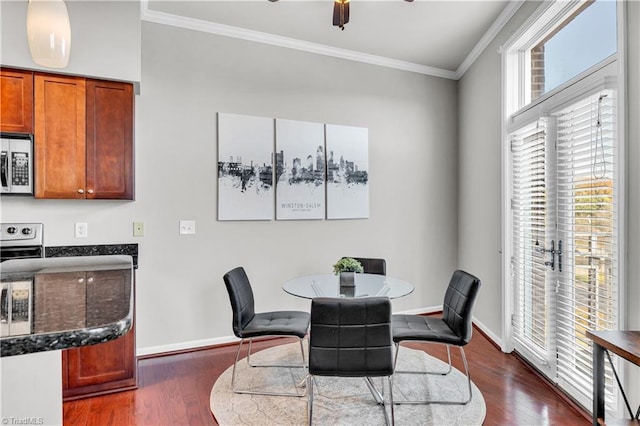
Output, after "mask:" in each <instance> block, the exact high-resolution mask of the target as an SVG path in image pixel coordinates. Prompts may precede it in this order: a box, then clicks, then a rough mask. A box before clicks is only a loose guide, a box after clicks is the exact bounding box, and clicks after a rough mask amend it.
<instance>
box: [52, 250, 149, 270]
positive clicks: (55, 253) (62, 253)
mask: <svg viewBox="0 0 640 426" xmlns="http://www.w3.org/2000/svg"><path fill="white" fill-rule="evenodd" d="M112 254H122V255H128V256H131V258H132V259H133V269H138V244H97V245H85V246H48V247H45V248H44V257H72V256H105V255H112Z"/></svg>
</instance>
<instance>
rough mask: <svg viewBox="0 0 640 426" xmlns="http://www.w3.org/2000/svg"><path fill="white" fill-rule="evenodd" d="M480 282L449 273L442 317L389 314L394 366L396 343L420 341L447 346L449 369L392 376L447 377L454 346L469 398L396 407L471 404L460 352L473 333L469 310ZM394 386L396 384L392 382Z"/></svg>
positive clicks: (456, 272)
mask: <svg viewBox="0 0 640 426" xmlns="http://www.w3.org/2000/svg"><path fill="white" fill-rule="evenodd" d="M479 289H480V280H479V279H478V278H477V277H475V276H473V275H471V274H469V273H467V272H464V271H461V270H457V271H455V272H454V273H453V275H452V277H451V280H450V281H449V286H448V288H447V291H446V293H445V296H444V303H443V305H442V318H437V317H428V316H421V315H393V317H392V321H393V341H394V342H395V344H396V359H395V362H394V367H395V365H396V364H397V362H398V355H399V353H400V343H402V342H404V341H422V342H431V343H441V344H445V345H446V346H447V356H448V358H449V369H448V370H447V371H446V372H441V373H440V372H420V371H398V370H395V373H396V374H406V373H409V374H441V375H447V374H449V373H450V372H451V371H452V365H451V349H450V348H451V346H457V347H458V348H459V349H460V354H461V355H462V362H463V364H464V369H465V374H466V376H467V382H468V387H469V397H468V398H467V399H466V400H463V401H445V400H417V401H406V400H405V401H396V404H458V405H465V404H467V403H469V401H471V397H472V393H471V376H470V374H469V366H468V364H467V357H466V355H465V353H464V346H465V345H466V344H467V343H469V341H470V340H471V334H472V332H473V324H472V311H473V307H474V305H475V301H476V297H477V296H478V290H479ZM396 386H397V381H396Z"/></svg>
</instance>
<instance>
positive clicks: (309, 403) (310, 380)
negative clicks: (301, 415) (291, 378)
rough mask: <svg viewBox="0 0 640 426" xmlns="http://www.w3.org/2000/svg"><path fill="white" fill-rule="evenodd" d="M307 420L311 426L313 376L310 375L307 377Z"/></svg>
mask: <svg viewBox="0 0 640 426" xmlns="http://www.w3.org/2000/svg"><path fill="white" fill-rule="evenodd" d="M307 420H308V421H309V426H311V424H312V421H313V376H312V375H311V374H308V375H307Z"/></svg>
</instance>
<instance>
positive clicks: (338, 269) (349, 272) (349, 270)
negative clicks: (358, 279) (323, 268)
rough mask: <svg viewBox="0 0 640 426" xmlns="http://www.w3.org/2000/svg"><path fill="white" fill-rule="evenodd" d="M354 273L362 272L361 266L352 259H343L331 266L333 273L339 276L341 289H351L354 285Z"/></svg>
mask: <svg viewBox="0 0 640 426" xmlns="http://www.w3.org/2000/svg"><path fill="white" fill-rule="evenodd" d="M356 272H360V273H362V272H364V269H363V268H362V264H361V263H360V262H358V261H357V260H355V259H354V258H352V257H343V258H342V259H340V260H338V261H337V262H336V264H335V265H333V273H334V274H336V275H340V286H341V287H353V286H354V285H355V274H356Z"/></svg>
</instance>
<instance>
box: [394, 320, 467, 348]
mask: <svg viewBox="0 0 640 426" xmlns="http://www.w3.org/2000/svg"><path fill="white" fill-rule="evenodd" d="M391 323H392V327H393V341H394V342H395V343H399V342H402V341H405V340H415V341H420V340H424V341H429V342H438V343H445V344H448V345H457V346H463V345H465V344H466V343H467V342H465V341H464V339H463V338H462V337H460V336H458V335H456V334H455V333H454V332H453V331H452V330H451V328H449V326H448V325H447V324H446V323H445V322H444V320H442V318H434V317H423V316H420V315H393V316H392V317H391Z"/></svg>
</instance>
